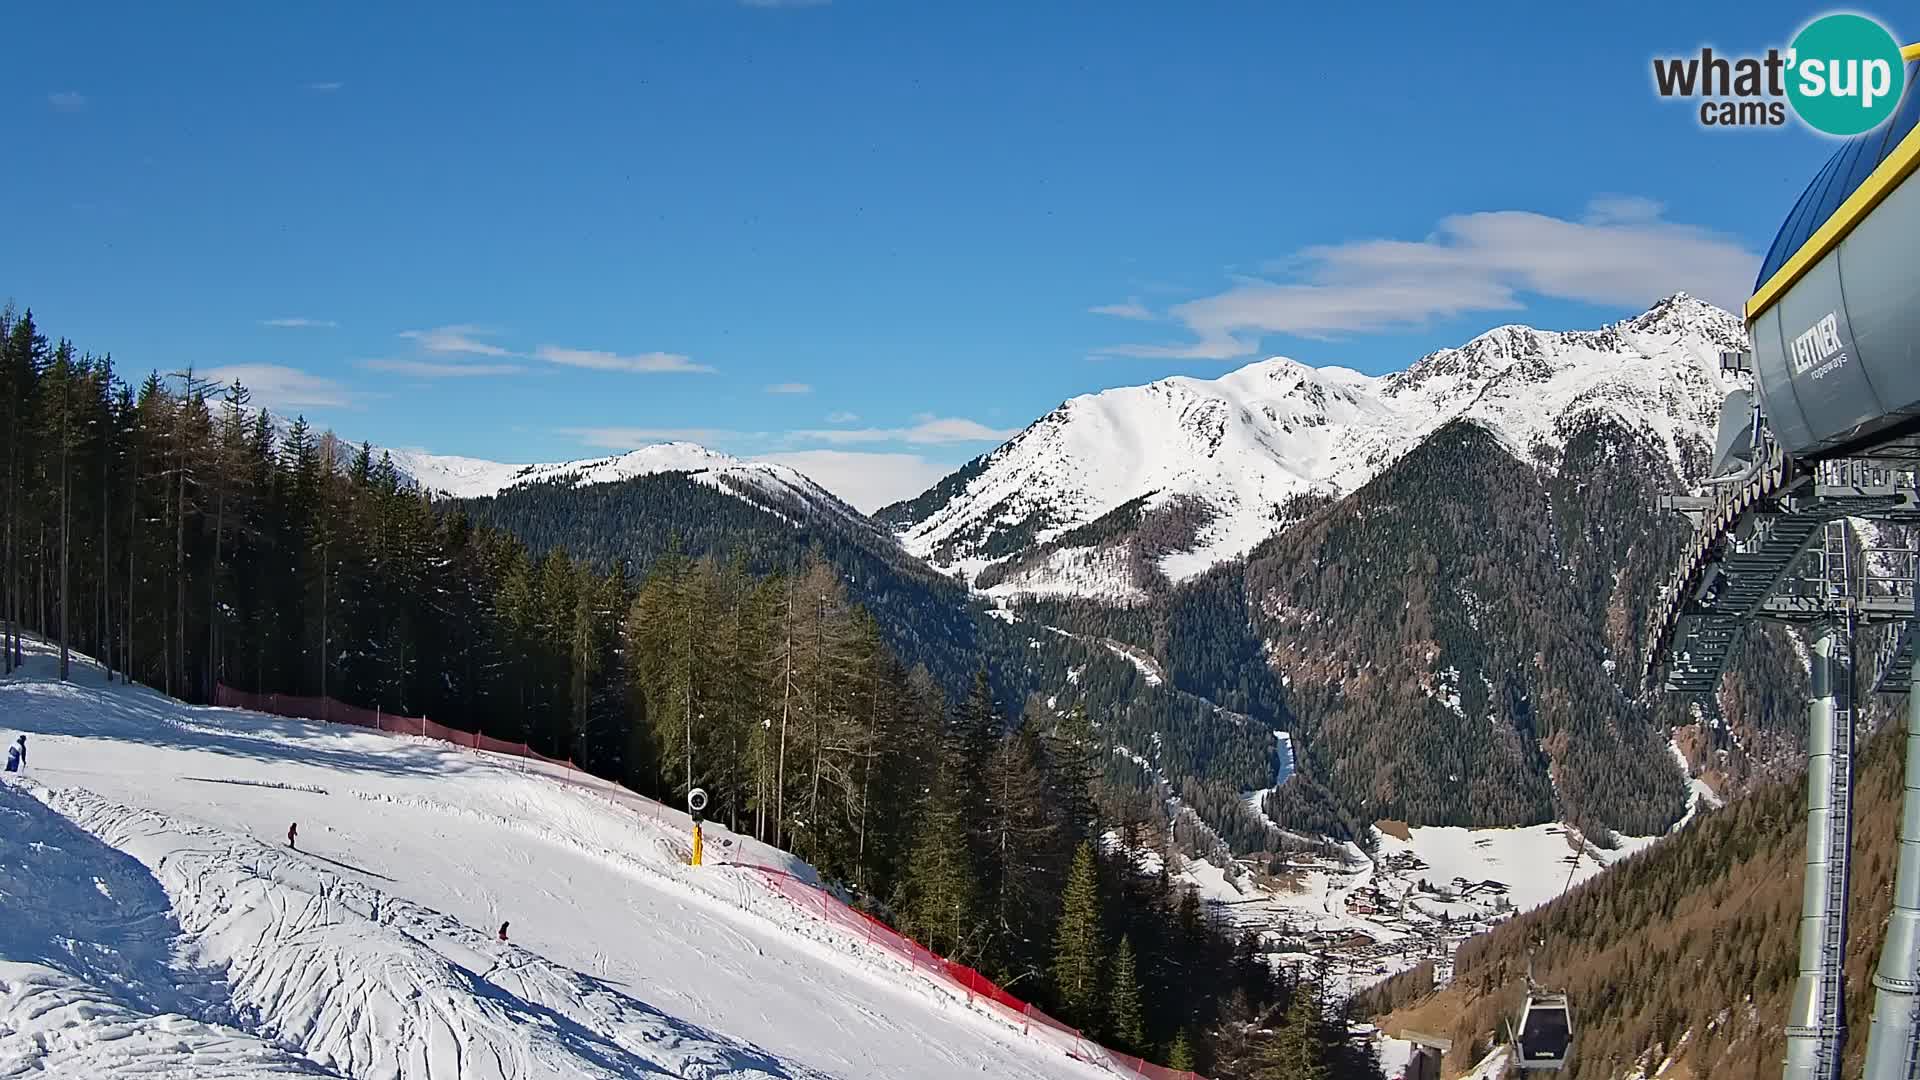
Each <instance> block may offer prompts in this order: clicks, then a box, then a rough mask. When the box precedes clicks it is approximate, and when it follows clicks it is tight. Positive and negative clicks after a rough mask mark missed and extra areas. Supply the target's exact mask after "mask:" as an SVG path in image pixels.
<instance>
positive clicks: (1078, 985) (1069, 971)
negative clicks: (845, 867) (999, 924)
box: [1053, 841, 1106, 1028]
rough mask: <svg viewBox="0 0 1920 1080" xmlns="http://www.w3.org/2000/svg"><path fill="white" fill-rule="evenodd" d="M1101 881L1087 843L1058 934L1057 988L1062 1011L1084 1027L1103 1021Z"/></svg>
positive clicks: (1076, 857)
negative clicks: (1101, 1014) (1101, 1002)
mask: <svg viewBox="0 0 1920 1080" xmlns="http://www.w3.org/2000/svg"><path fill="white" fill-rule="evenodd" d="M1100 914H1101V912H1100V878H1099V871H1098V869H1097V868H1096V867H1095V863H1094V856H1093V844H1092V843H1091V842H1088V841H1082V842H1081V844H1080V846H1079V848H1078V849H1076V850H1075V851H1074V853H1073V869H1072V870H1070V871H1069V872H1068V874H1067V890H1066V895H1065V896H1064V897H1063V898H1062V907H1061V912H1060V924H1059V927H1058V929H1057V930H1056V931H1055V934H1054V950H1053V987H1054V993H1055V995H1056V996H1057V997H1058V999H1059V1001H1060V1006H1061V1012H1062V1013H1063V1014H1064V1015H1065V1017H1066V1019H1067V1020H1068V1021H1069V1022H1070V1023H1073V1024H1076V1025H1078V1026H1079V1027H1082V1028H1089V1027H1092V1026H1094V1024H1095V1021H1097V1020H1098V1019H1099V1016H1100V975H1101V969H1102V968H1103V967H1105V958H1106V957H1105V946H1104V945H1102V944H1101V935H1100Z"/></svg>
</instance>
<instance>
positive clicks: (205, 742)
mask: <svg viewBox="0 0 1920 1080" xmlns="http://www.w3.org/2000/svg"><path fill="white" fill-rule="evenodd" d="M50 671H51V664H50V662H49V660H48V658H47V657H46V656H45V655H44V652H36V654H35V655H34V656H33V657H31V658H30V663H29V665H28V667H27V669H26V671H25V673H24V674H23V675H16V676H15V677H13V678H11V679H7V680H5V681H0V723H4V724H5V725H7V728H8V732H7V738H8V739H9V740H10V738H11V732H12V731H16V730H17V731H24V732H26V733H27V734H28V735H29V742H30V751H31V753H30V759H29V765H28V769H27V771H26V773H25V775H24V776H23V777H19V778H15V777H7V778H6V780H5V781H4V782H3V783H0V822H4V823H5V824H4V827H0V1077H6V1076H17V1075H34V1076H87V1077H94V1076H115V1075H140V1076H158V1077H165V1078H178V1077H202V1076H209V1077H225V1076H260V1075H278V1074H287V1075H316V1076H352V1077H356V1078H362V1080H389V1078H391V1080H402V1078H405V1080H429V1078H461V1080H496V1078H497V1080H508V1078H534V1077H595V1078H598V1077H637V1076H680V1077H701V1078H718V1077H760V1078H768V1077H780V1078H814V1077H827V1076H832V1077H876V1078H878V1077H889V1078H891V1077H906V1076H914V1077H922V1076H924V1077H957V1076H968V1077H980V1076H996V1077H997V1076H1021V1077H1043V1078H1053V1077H1060V1078H1069V1077H1093V1076H1104V1075H1110V1074H1107V1073H1105V1072H1103V1071H1101V1070H1098V1069H1096V1068H1094V1067H1093V1066H1090V1065H1087V1064H1085V1063H1083V1062H1080V1061H1076V1060H1074V1059H1073V1058H1071V1057H1069V1056H1068V1053H1067V1051H1068V1049H1069V1047H1068V1046H1067V1045H1065V1044H1063V1043H1062V1042H1061V1041H1058V1040H1057V1039H1054V1038H1053V1037H1051V1036H1050V1035H1049V1034H1047V1033H1045V1032H1042V1031H1040V1030H1038V1029H1036V1030H1035V1031H1033V1032H1030V1033H1023V1032H1022V1031H1021V1030H1020V1029H1018V1028H1016V1027H1014V1026H1012V1025H1011V1024H1009V1023H1008V1022H1007V1021H1005V1020H1003V1019H1001V1018H999V1017H997V1016H993V1015H989V1014H986V1013H983V1012H980V1011H977V1009H976V1008H975V1007H972V1006H970V1004H969V1003H968V1002H967V1001H966V1000H965V999H964V996H963V995H960V994H959V993H958V992H957V991H955V990H953V989H952V988H951V987H950V986H949V985H947V984H942V983H936V982H934V981H932V980H929V979H927V978H925V977H922V976H920V975H917V974H915V973H913V972H911V971H909V970H907V969H906V968H905V967H904V966H903V965H901V964H900V963H899V962H898V961H897V960H896V959H895V958H893V957H892V956H891V955H889V954H886V953H884V952H882V951H880V950H878V949H876V948H875V947H873V946H871V945H869V944H867V943H865V942H864V941H861V940H859V939H858V938H856V937H854V936H853V935H851V934H848V933H846V932H843V931H841V930H838V929H835V928H832V927H829V926H827V925H826V924H823V923H821V922H819V921H818V920H817V919H814V918H813V917H811V916H809V915H806V914H805V913H803V912H801V911H800V910H799V909H798V908H796V907H795V906H794V905H793V904H791V903H790V902H788V901H787V900H786V899H784V898H783V897H781V896H780V895H779V894H778V893H776V892H774V891H773V890H772V889H770V888H769V887H768V886H767V884H766V882H765V880H764V879H763V878H762V877H761V876H760V875H758V874H756V873H754V872H752V871H749V870H746V869H743V868H740V867H738V866H730V865H725V864H726V863H730V862H736V861H759V862H764V863H767V864H771V865H776V866H782V867H785V868H787V869H789V870H791V871H792V872H794V873H796V874H799V875H802V876H806V875H809V874H810V871H809V870H808V868H807V867H805V866H804V865H801V864H798V863H796V862H794V861H793V860H791V859H790V858H788V857H786V856H784V855H782V854H781V853H779V852H777V851H773V850H770V849H767V848H765V847H763V846H761V845H758V844H756V843H755V842H753V841H752V840H751V839H747V838H742V837H736V836H733V835H731V834H729V833H727V832H726V830H724V829H720V828H717V827H713V828H710V829H709V831H708V837H707V851H708V856H709V861H710V862H715V861H717V862H719V863H721V865H708V866H705V867H699V868H694V867H689V866H687V865H686V864H685V859H686V836H685V833H686V821H685V818H684V816H682V815H679V814H677V813H674V812H671V811H667V810H665V809H663V808H660V807H657V806H655V805H654V804H651V803H647V802H645V801H644V800H638V799H634V798H631V797H623V796H621V794H620V793H618V792H617V791H616V790H613V789H610V788H607V787H605V786H604V785H602V786H590V785H580V784H573V783H568V782H565V781H564V780H563V779H560V778H556V777H554V776H551V775H548V774H547V773H546V772H545V771H544V770H543V769H540V768H537V767H532V766H529V765H528V763H525V762H521V761H518V760H514V759H505V758H496V757H492V756H489V755H482V754H476V753H473V752H471V751H467V750H463V749H459V748H457V747H452V746H449V745H447V744H443V743H436V742H431V741H427V740H421V739H410V738H395V737H390V736H384V735H380V734H378V733H374V732H367V731H361V730H357V729H351V728H339V727H323V726H318V725H311V724H305V723H301V722H297V721H289V720H282V719H278V718H273V717H265V716H260V715H258V714H250V713H243V712H238V711H233V710H222V709H209V708H193V707H188V706H184V705H181V704H179V703H177V702H174V701H171V700H169V699H167V698H165V697H162V696H161V695H159V694H156V693H153V692H150V691H147V690H144V689H138V688H125V687H113V686H108V685H106V684H104V683H103V681H102V677H101V674H100V673H99V671H98V669H97V668H95V667H93V666H92V665H91V664H82V665H80V666H79V667H78V671H77V678H76V681H75V682H74V683H71V684H64V685H63V684H60V683H58V682H55V681H52V680H51V679H50V678H49V677H48V676H49V674H50ZM293 822H298V823H299V826H300V828H299V847H298V850H290V849H289V848H288V847H287V845H286V834H287V826H288V825H289V824H290V823H293ZM503 922H510V924H511V925H510V928H509V937H510V939H511V944H503V943H501V942H500V941H499V940H498V937H497V931H498V929H499V927H500V925H501V923H503Z"/></svg>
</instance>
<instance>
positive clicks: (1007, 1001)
mask: <svg viewBox="0 0 1920 1080" xmlns="http://www.w3.org/2000/svg"><path fill="white" fill-rule="evenodd" d="M213 700H214V704H216V705H220V706H223V707H225V708H231V709H247V710H249V711H252V712H261V713H268V714H271V715H274V716H288V717H294V718H297V719H302V720H314V721H318V722H320V723H328V724H347V725H349V726H352V727H359V728H370V729H373V730H376V731H384V732H388V733H390V734H394V735H414V736H419V737H421V738H427V739H438V740H439V741H441V742H447V743H452V744H454V745H455V746H464V747H467V748H469V749H472V750H481V751H486V752H488V753H493V754H504V755H506V756H508V757H519V758H528V759H531V760H534V761H540V762H545V763H546V764H549V765H557V766H560V767H561V768H564V769H568V770H572V771H575V772H584V770H582V769H581V768H580V767H579V766H578V765H575V764H574V763H573V762H572V761H569V760H567V759H565V758H552V757H548V756H546V755H545V754H542V753H539V752H538V751H536V750H534V749H533V748H532V747H530V746H528V745H527V744H526V743H517V742H507V741H506V740H504V739H495V738H492V737H491V736H487V735H481V734H478V733H476V732H471V731H462V730H460V729H459V728H452V727H447V726H446V725H445V724H439V723H435V722H434V721H432V720H429V719H427V718H426V717H424V716H396V715H394V714H393V713H389V712H382V711H381V710H379V709H362V708H360V707H358V706H355V705H348V704H346V703H345V702H341V701H335V700H334V699H332V698H328V697H299V696H296V695H293V694H249V693H247V692H246V691H244V690H235V689H233V688H232V687H230V686H226V685H221V684H216V685H215V686H214V697H213ZM606 783H607V784H608V785H609V786H610V787H612V788H615V789H617V791H618V792H619V793H620V794H622V795H629V796H632V797H633V798H634V799H639V800H642V801H644V802H647V803H649V804H652V803H653V802H654V800H651V799H647V798H646V796H644V795H640V794H638V793H636V792H631V791H628V790H627V789H626V788H623V787H620V786H619V785H617V784H612V782H611V781H606ZM726 865H729V866H737V867H740V868H741V869H743V870H751V871H754V872H756V873H758V874H759V875H760V876H761V877H762V878H763V879H765V880H766V882H767V884H768V886H769V887H770V888H771V889H772V890H773V891H774V892H776V893H778V894H780V895H781V896H783V897H785V898H786V899H787V900H788V901H790V902H791V903H792V904H793V905H794V906H795V907H797V908H799V909H800V910H801V911H804V912H806V913H807V914H809V915H812V916H814V917H816V918H818V919H820V920H821V921H822V922H825V923H828V924H829V925H832V926H836V927H839V928H840V929H842V930H845V931H847V932H849V933H851V934H853V935H855V936H857V937H859V938H861V939H863V940H865V941H866V942H867V943H868V944H870V945H873V946H875V947H876V948H880V949H883V950H885V951H886V952H888V953H890V954H892V955H893V956H894V957H895V958H897V959H899V960H900V961H902V962H903V963H905V964H906V965H907V966H908V967H909V968H911V969H912V970H914V971H917V972H920V973H922V974H925V975H928V976H931V977H933V978H935V979H939V980H943V981H945V982H947V983H948V984H950V985H953V986H955V987H958V988H959V989H960V990H962V991H963V992H964V993H965V994H966V996H967V1000H968V1001H969V1002H971V1003H974V1004H977V1005H980V1006H983V1007H985V1008H987V1009H988V1010H989V1011H991V1012H994V1013H997V1014H999V1015H1000V1016H1001V1017H1002V1018H1003V1019H1006V1020H1007V1021H1008V1022H1010V1023H1013V1024H1017V1025H1019V1026H1020V1028H1021V1029H1022V1030H1023V1031H1024V1030H1027V1029H1029V1028H1030V1027H1040V1028H1043V1029H1046V1030H1049V1031H1051V1032H1053V1033H1055V1034H1057V1035H1061V1036H1065V1037H1066V1038H1067V1039H1068V1040H1070V1041H1071V1043H1072V1045H1071V1046H1070V1047H1069V1048H1068V1053H1069V1054H1071V1055H1072V1056H1073V1057H1075V1058H1078V1059H1080V1060H1082V1061H1085V1062H1088V1063H1090V1064H1093V1065H1096V1066H1100V1067H1104V1068H1106V1069H1109V1070H1111V1071H1112V1072H1114V1073H1117V1074H1118V1075H1120V1076H1129V1077H1140V1078H1142V1080H1205V1077H1202V1076H1200V1075H1199V1074H1198V1073H1191V1072H1185V1071H1182V1070H1178V1069H1169V1068H1167V1067H1165V1066H1163V1065H1155V1064H1153V1063H1152V1062H1150V1061H1144V1060H1142V1059H1140V1058H1137V1057H1134V1056H1132V1055H1131V1054H1122V1053H1120V1052H1119V1051H1117V1050H1109V1049H1107V1048H1106V1047H1104V1046H1101V1045H1100V1044H1099V1043H1097V1042H1094V1041H1093V1040H1092V1039H1089V1038H1087V1037H1086V1036H1085V1035H1084V1034H1082V1033H1081V1032H1080V1031H1079V1030H1078V1029H1077V1028H1073V1027H1069V1026H1068V1025H1066V1024H1063V1023H1061V1022H1060V1021H1058V1020H1055V1019H1054V1018H1053V1017H1051V1016H1048V1015H1047V1014H1046V1013H1044V1012H1041V1011H1040V1010H1039V1009H1037V1008H1035V1007H1034V1006H1033V1005H1031V1004H1029V1003H1028V1002H1025V1001H1022V1000H1021V999H1019V998H1017V997H1015V996H1013V995H1012V994H1010V993H1008V992H1007V991H1006V990H1005V989H1004V988H1003V987H1001V986H1000V985H998V984H997V983H995V982H993V980H991V979H989V978H987V977H986V976H985V975H982V974H980V973H979V972H977V971H975V970H973V969H972V968H970V967H968V966H966V965H965V964H962V963H959V962H957V961H954V960H948V959H946V958H944V957H942V956H940V955H939V954H937V953H935V952H934V951H933V950H931V949H929V948H927V947H926V946H924V945H921V944H919V943H918V942H916V941H914V940H913V939H911V938H909V937H907V936H906V935H904V934H902V933H900V932H899V931H897V930H895V929H894V928H893V927H891V926H888V925H887V924H886V923H883V922H881V921H880V920H878V919H876V918H874V917H873V916H871V915H868V914H867V913H866V912H864V911H861V910H859V909H858V908H855V907H853V906H851V905H849V904H848V903H846V902H845V901H843V900H841V899H840V898H839V897H837V896H835V895H833V893H831V892H829V891H827V890H826V889H823V888H821V887H820V886H818V885H814V884H811V883H809V882H806V881H802V880H800V879H799V878H797V877H795V876H794V875H793V874H791V873H789V872H787V871H785V870H781V869H778V868H776V867H772V866H763V865H760V864H758V863H746V862H732V863H727V864H726Z"/></svg>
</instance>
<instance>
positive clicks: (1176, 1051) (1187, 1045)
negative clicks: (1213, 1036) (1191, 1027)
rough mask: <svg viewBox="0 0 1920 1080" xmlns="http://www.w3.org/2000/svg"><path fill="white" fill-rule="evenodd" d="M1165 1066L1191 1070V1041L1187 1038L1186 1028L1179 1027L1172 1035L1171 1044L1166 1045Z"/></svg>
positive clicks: (1193, 1066)
mask: <svg viewBox="0 0 1920 1080" xmlns="http://www.w3.org/2000/svg"><path fill="white" fill-rule="evenodd" d="M1167 1068H1169V1069H1178V1070H1184V1071H1186V1072H1192V1071H1193V1070H1194V1068H1195V1065H1194V1062H1193V1041H1192V1040H1191V1039H1189V1038H1187V1029H1186V1028H1181V1029H1180V1030H1179V1032H1178V1033H1176V1034H1175V1035H1174V1037H1173V1045H1172V1046H1169V1047H1167Z"/></svg>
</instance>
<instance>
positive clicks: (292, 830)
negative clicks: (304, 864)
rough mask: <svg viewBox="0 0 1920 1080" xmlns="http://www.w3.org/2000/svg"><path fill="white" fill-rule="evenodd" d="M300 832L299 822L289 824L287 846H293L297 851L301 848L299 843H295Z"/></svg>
mask: <svg viewBox="0 0 1920 1080" xmlns="http://www.w3.org/2000/svg"><path fill="white" fill-rule="evenodd" d="M299 832H300V823H299V822H297V821H296V822H294V823H293V824H291V825H289V826H287V846H288V847H290V848H293V849H294V850H295V851H298V850H300V848H299V847H298V846H297V845H295V844H294V842H293V841H294V838H295V836H297V835H298V834H299Z"/></svg>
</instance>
